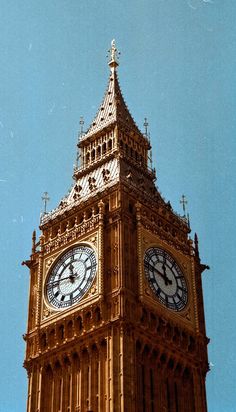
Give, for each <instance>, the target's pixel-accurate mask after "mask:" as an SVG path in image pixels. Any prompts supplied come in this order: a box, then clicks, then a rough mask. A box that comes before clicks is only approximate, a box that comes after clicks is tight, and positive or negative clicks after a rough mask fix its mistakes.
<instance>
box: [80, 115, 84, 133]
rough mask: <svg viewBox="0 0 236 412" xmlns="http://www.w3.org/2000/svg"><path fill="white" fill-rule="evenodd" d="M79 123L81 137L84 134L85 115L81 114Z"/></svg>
mask: <svg viewBox="0 0 236 412" xmlns="http://www.w3.org/2000/svg"><path fill="white" fill-rule="evenodd" d="M79 124H80V137H81V136H83V134H84V118H83V116H80V121H79Z"/></svg>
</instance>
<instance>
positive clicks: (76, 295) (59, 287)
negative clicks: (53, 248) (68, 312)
mask: <svg viewBox="0 0 236 412" xmlns="http://www.w3.org/2000/svg"><path fill="white" fill-rule="evenodd" d="M96 270H97V260H96V255H95V252H94V250H93V249H92V248H90V247H89V246H87V245H78V246H76V247H74V248H73V249H70V250H68V251H67V252H66V253H64V254H63V255H62V256H61V257H60V259H59V260H58V261H57V263H56V265H55V266H54V267H53V269H52V270H51V272H50V274H49V276H48V278H47V283H46V295H47V301H48V303H49V304H50V305H52V306H54V307H56V308H59V309H63V308H68V307H70V306H72V305H74V304H75V303H77V302H79V301H80V300H81V299H82V297H83V296H84V295H85V293H86V292H87V291H88V289H89V288H90V286H91V285H92V282H93V280H94V278H95V275H96Z"/></svg>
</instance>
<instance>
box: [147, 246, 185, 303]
mask: <svg viewBox="0 0 236 412" xmlns="http://www.w3.org/2000/svg"><path fill="white" fill-rule="evenodd" d="M144 272H145V275H146V279H147V281H148V283H149V286H150V288H151V289H152V291H153V292H154V294H155V295H156V297H157V298H158V300H159V301H160V302H161V303H162V304H164V305H165V306H166V307H167V308H169V309H172V310H174V311H180V310H182V309H184V307H185V306H186V304H187V299H188V291H187V283H186V280H185V277H184V275H183V272H182V271H181V269H180V267H179V266H178V264H177V263H176V261H175V260H174V259H173V258H172V256H170V255H169V254H168V253H167V252H166V251H165V250H164V249H161V248H158V247H151V248H149V249H147V250H146V252H145V256H144Z"/></svg>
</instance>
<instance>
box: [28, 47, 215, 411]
mask: <svg viewBox="0 0 236 412" xmlns="http://www.w3.org/2000/svg"><path fill="white" fill-rule="evenodd" d="M109 67H110V75H109V81H108V86H107V90H106V92H105V96H104V99H103V101H102V104H101V106H100V108H99V110H98V112H97V115H96V117H95V119H94V121H93V122H92V123H91V125H90V127H89V128H88V130H87V132H83V130H82V132H81V134H80V137H79V142H78V151H79V152H78V156H77V159H79V162H77V163H76V166H75V168H74V180H75V182H74V185H73V188H72V189H71V191H70V193H69V195H68V196H66V197H65V198H63V199H62V200H61V202H60V204H59V205H58V207H57V208H56V209H55V210H53V211H52V212H49V213H47V212H46V211H45V213H44V215H43V216H42V218H41V224H40V230H41V235H40V238H39V242H37V241H36V236H35V232H34V234H33V246H32V254H31V257H30V260H27V261H26V262H24V263H25V264H26V265H27V266H28V267H29V268H30V296H29V316H28V329H27V334H26V335H25V340H26V344H27V348H26V358H25V368H26V369H27V373H28V379H29V386H28V403H27V411H28V412H35V411H40V412H69V411H70V412H75V411H80V412H89V411H90V412H91V411H92V412H120V411H123V412H159V411H160V412H164V411H166V412H205V411H206V397H205V376H206V372H207V370H208V361H207V348H206V347H207V338H206V334H205V322H204V310H203V298H202V283H201V272H202V271H203V269H204V268H206V267H205V266H204V265H202V264H201V262H200V258H199V252H198V240H197V237H196V236H195V242H193V241H192V240H190V239H189V232H190V228H189V224H188V221H187V219H186V217H185V216H184V217H181V216H179V215H177V214H176V213H175V212H174V211H173V210H172V208H171V205H170V203H166V202H165V201H164V200H163V198H162V197H161V195H160V193H159V192H158V190H157V188H156V186H155V180H156V176H155V170H153V169H152V168H151V167H150V164H151V163H150V157H151V156H150V152H151V146H150V141H149V138H148V133H147V121H146V120H145V132H144V133H142V132H141V131H140V130H139V128H138V127H137V125H136V124H135V122H134V120H133V118H132V116H131V114H130V112H129V109H128V107H127V105H126V104H125V101H124V99H123V96H122V93H121V89H120V86H119V81H118V76H117V68H118V52H117V49H116V46H115V42H114V41H112V44H111V49H110V61H109ZM81 124H82V125H83V120H81Z"/></svg>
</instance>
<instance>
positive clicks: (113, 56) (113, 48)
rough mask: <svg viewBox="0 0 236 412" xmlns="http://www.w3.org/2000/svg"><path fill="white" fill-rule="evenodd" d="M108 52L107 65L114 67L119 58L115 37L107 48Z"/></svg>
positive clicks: (117, 64)
mask: <svg viewBox="0 0 236 412" xmlns="http://www.w3.org/2000/svg"><path fill="white" fill-rule="evenodd" d="M108 53H110V61H109V63H108V64H109V66H110V67H111V68H115V67H117V66H119V63H118V60H119V54H120V52H119V51H118V50H117V48H116V42H115V39H113V40H112V41H111V48H110V49H109V50H108Z"/></svg>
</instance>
